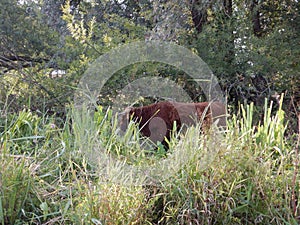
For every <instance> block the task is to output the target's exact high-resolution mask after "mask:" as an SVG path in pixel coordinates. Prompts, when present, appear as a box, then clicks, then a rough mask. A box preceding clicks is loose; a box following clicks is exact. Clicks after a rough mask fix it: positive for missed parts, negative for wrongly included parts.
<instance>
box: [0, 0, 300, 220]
mask: <svg viewBox="0 0 300 225" xmlns="http://www.w3.org/2000/svg"><path fill="white" fill-rule="evenodd" d="M0 6H1V7H0V12H1V13H0V15H1V23H0V27H1V30H0V32H1V35H0V77H1V80H0V86H1V87H0V168H1V171H0V224H299V223H300V201H299V197H300V179H299V176H300V175H299V130H300V127H299V126H300V125H299V123H300V116H299V110H300V82H299V81H300V79H299V76H300V74H299V72H300V68H299V59H300V54H299V53H300V48H299V43H300V35H299V31H300V29H299V27H300V20H299V19H300V17H299V7H300V4H299V2H298V0H284V1H271V0H267V1H258V0H252V1H246V0H240V1H233V0H222V1H220V0H214V1H201V0H193V1H178V0H172V1H162V0H157V1H133V0H124V1H114V0H111V1H109V0H105V1H104V0H103V1H102V0H92V1H85V0H76V1H75V0H71V1H68V0H67V1H66V0H48V1H41V0H35V1H33V0H28V1H19V0H13V1H9V0H2V1H1V2H0ZM149 40H163V41H172V42H175V43H177V44H179V45H182V46H185V47H186V48H188V49H190V50H191V51H192V52H194V53H195V54H197V55H199V56H200V57H201V58H202V59H203V60H204V61H205V62H206V63H207V64H208V65H209V67H210V68H211V70H212V71H213V73H214V75H215V76H216V77H217V78H218V80H219V84H220V86H221V88H222V90H223V91H224V93H226V96H227V100H228V109H229V112H230V115H231V116H230V118H228V130H227V131H223V132H217V135H216V136H210V135H207V134H203V133H201V132H200V131H199V127H196V128H190V129H189V130H188V131H187V132H186V133H185V134H184V133H181V134H174V136H176V135H178V136H180V138H175V137H174V138H173V139H172V140H171V143H170V145H171V148H170V151H168V152H165V151H164V149H163V148H162V146H160V145H158V146H157V149H156V150H155V151H153V149H152V150H151V149H150V150H149V149H147V148H143V147H142V145H141V141H143V138H142V137H140V136H139V133H138V131H137V128H136V127H135V126H134V125H133V124H131V125H130V127H129V129H128V130H127V132H126V133H125V134H124V135H123V136H119V135H118V133H119V130H118V127H117V126H116V121H117V118H116V117H115V115H114V113H113V112H112V110H111V109H110V107H109V106H111V105H113V104H114V101H115V98H116V96H117V94H118V93H119V90H121V89H122V88H123V87H125V86H126V85H127V84H128V83H130V82H132V81H134V80H136V79H138V78H142V77H146V76H152V77H162V78H168V79H170V80H172V81H174V82H175V83H177V84H178V85H179V86H181V87H182V88H184V90H185V91H186V93H188V94H189V96H190V98H191V99H192V100H193V101H201V100H203V99H205V96H203V93H202V90H201V89H199V87H198V86H197V85H196V84H195V83H194V82H192V81H191V79H190V77H189V76H188V75H187V74H185V73H184V72H183V71H180V70H178V69H177V68H174V67H172V66H169V65H165V64H162V63H158V62H147V63H137V64H134V65H130V66H127V67H125V68H123V69H121V70H119V71H118V72H117V73H115V74H114V76H113V77H111V78H110V79H109V80H108V81H107V82H106V84H105V87H104V88H103V89H102V90H101V93H100V95H99V96H98V103H99V106H98V108H97V110H95V111H94V113H93V114H92V116H91V112H90V111H88V109H87V111H84V112H82V111H78V110H76V107H74V105H73V95H74V92H75V91H76V90H77V85H78V83H79V80H80V78H81V77H82V75H83V74H84V72H85V71H86V69H87V68H88V67H89V65H90V64H91V63H92V62H93V61H94V60H95V59H97V58H98V57H99V56H101V55H103V54H105V53H107V52H109V51H110V50H112V49H113V48H115V47H117V46H120V45H123V44H127V43H132V42H134V41H149ZM141 97H149V96H141ZM150 97H151V96H150ZM151 100H153V99H151V98H150V100H149V98H140V101H139V102H138V104H146V103H147V102H149V101H151ZM154 100H155V99H154ZM143 101H144V102H143ZM195 137H197V138H195ZM216 137H217V138H216ZM206 153H207V154H208V153H209V154H213V156H214V157H212V158H210V157H209V158H207V157H208V155H207V154H206ZM183 158H184V160H185V161H184V163H183V164H182V161H181V160H182V159H183ZM104 159H105V160H104ZM112 159H113V160H112ZM114 160H116V161H114ZM103 162H112V163H108V164H109V165H108V164H105V163H103ZM124 165H126V168H127V167H129V168H138V169H140V170H141V171H144V169H145V168H146V172H147V174H148V175H149V174H150V175H151V176H149V177H152V178H153V179H150V180H149V179H148V178H149V177H148V176H140V175H139V176H138V175H137V174H138V173H137V172H136V171H133V172H132V171H131V172H132V173H135V174H131V173H124V170H125V169H126V168H125V169H124ZM160 165H163V166H165V167H162V168H165V169H166V171H167V172H165V173H164V174H160V173H156V172H157V171H159V170H155V169H156V168H159V166H160ZM178 165H180V167H179V168H178ZM147 168H148V169H147ZM149 168H151V169H150V170H149ZM174 168H175V169H174ZM148 170H149V171H148ZM171 171H172V172H171ZM155 176H157V177H155Z"/></svg>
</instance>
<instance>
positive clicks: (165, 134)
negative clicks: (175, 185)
mask: <svg viewBox="0 0 300 225" xmlns="http://www.w3.org/2000/svg"><path fill="white" fill-rule="evenodd" d="M120 116H121V118H120V123H121V124H120V125H121V129H122V130H123V131H125V130H126V128H127V125H128V122H129V120H130V118H132V119H133V120H134V121H135V122H137V123H138V124H139V129H140V132H141V133H142V134H143V135H144V136H146V137H149V138H150V139H151V140H152V141H153V142H154V143H156V142H157V141H160V142H162V144H163V145H164V146H165V147H167V148H168V145H167V142H166V140H165V138H166V139H167V140H170V135H171V132H172V130H173V126H174V123H175V122H176V130H177V131H179V130H180V129H181V128H182V127H183V126H193V125H195V124H196V123H197V122H199V121H200V122H202V124H201V126H202V128H203V129H208V128H209V127H210V126H211V124H212V122H214V121H217V125H218V126H222V127H225V126H226V109H225V105H224V104H223V103H220V102H211V103H209V102H200V103H181V102H158V103H155V104H151V105H148V106H142V107H128V108H126V109H125V111H124V112H123V113H121V114H120Z"/></svg>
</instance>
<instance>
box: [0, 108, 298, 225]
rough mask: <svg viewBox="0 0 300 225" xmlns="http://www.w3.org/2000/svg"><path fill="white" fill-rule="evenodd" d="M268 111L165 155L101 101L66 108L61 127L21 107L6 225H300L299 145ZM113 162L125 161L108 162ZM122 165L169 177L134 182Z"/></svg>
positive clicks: (5, 141) (244, 114) (197, 135)
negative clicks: (294, 203)
mask: <svg viewBox="0 0 300 225" xmlns="http://www.w3.org/2000/svg"><path fill="white" fill-rule="evenodd" d="M271 108H272V106H267V104H266V109H265V114H264V123H262V124H260V125H259V126H258V128H257V129H254V125H253V116H254V111H253V105H250V106H245V107H244V108H243V107H241V114H240V117H233V118H231V119H229V120H228V130H227V131H226V133H224V132H223V133H220V134H219V135H217V136H209V135H204V134H201V132H200V130H199V127H193V128H190V129H188V130H187V132H186V133H185V134H180V140H171V149H170V150H169V151H168V152H165V153H163V152H160V151H153V150H151V148H150V149H149V147H146V145H144V144H143V143H145V140H144V139H143V138H142V137H140V135H139V134H138V131H137V128H136V126H134V124H130V125H129V128H128V130H127V132H125V134H124V135H122V136H119V134H118V133H119V131H118V128H117V126H116V123H117V118H116V117H115V116H114V115H112V113H111V110H104V108H103V107H99V108H98V110H97V111H96V112H95V113H93V114H91V113H90V112H89V111H88V110H87V108H83V109H84V111H76V110H75V109H72V110H70V115H69V116H70V117H71V118H72V124H68V123H66V124H65V125H64V126H63V128H62V129H57V128H55V127H54V126H53V121H52V120H51V118H47V117H46V116H45V117H39V116H37V115H35V114H33V113H31V112H26V111H24V112H20V114H19V115H18V116H16V117H10V118H7V119H6V120H4V121H3V122H2V124H3V125H4V126H3V127H4V128H5V129H4V130H3V132H2V134H1V143H2V144H1V152H0V153H1V155H0V160H1V165H2V171H1V181H0V182H1V188H0V193H1V198H0V223H2V224H6V223H15V224H24V223H27V224H36V223H61V224H65V223H75V224H87V223H96V224H101V223H102V224H103V223H105V224H145V223H149V224H157V223H164V224H176V223H179V224H187V223H194V222H195V221H197V222H198V223H201V224H211V223H223V224H245V223H250V224H253V223H258V222H260V223H263V224H282V223H285V224H297V218H296V217H295V216H294V215H293V212H292V208H291V205H290V201H291V192H290V191H287V190H292V189H294V190H295V191H296V192H295V193H296V195H297V196H298V193H299V183H297V182H296V183H293V182H292V179H291V177H292V175H293V173H294V170H295V169H296V167H295V166H293V159H294V157H295V151H291V149H292V148H293V146H292V145H290V144H288V143H287V142H286V140H285V137H284V129H285V124H284V121H283V120H282V115H283V111H282V109H281V108H279V109H278V111H276V112H275V115H274V116H272V115H271V113H270V112H271ZM85 109H86V110H85ZM22 134H23V135H22ZM37 136H40V137H43V138H41V139H40V144H39V145H38V147H34V148H33V147H32V142H31V140H32V138H36V137H37ZM20 146H22V149H23V151H22V152H19V151H18V149H20ZM149 150H150V151H149ZM104 153H105V154H104ZM207 153H209V154H207ZM106 156H109V158H105V157H106ZM108 159H110V160H108ZM113 159H117V160H119V162H120V163H111V164H103V162H106V163H108V162H113ZM107 160H108V161H107ZM123 162H126V164H127V165H132V166H135V167H136V168H141V169H142V168H145V166H152V167H150V168H153V171H160V169H161V168H164V170H163V171H165V172H166V173H164V174H157V177H156V178H157V179H158V180H157V182H154V183H146V184H145V185H136V183H135V182H136V181H135V180H134V179H133V178H134V174H130V173H124V168H125V167H124V164H123ZM97 165H99V166H97ZM159 168H160V169H159ZM176 168H180V169H179V170H177V169H176ZM156 169H158V170H156ZM172 171H175V172H174V173H172ZM149 172H151V171H149ZM168 173H171V175H170V176H168ZM131 175H133V177H131ZM150 175H151V174H150ZM296 176H297V177H299V174H298V175H296ZM296 180H299V179H296ZM144 181H146V180H144Z"/></svg>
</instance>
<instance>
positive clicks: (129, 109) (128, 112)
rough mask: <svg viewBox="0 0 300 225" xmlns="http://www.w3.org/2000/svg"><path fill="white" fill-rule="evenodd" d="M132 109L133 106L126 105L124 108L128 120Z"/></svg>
mask: <svg viewBox="0 0 300 225" xmlns="http://www.w3.org/2000/svg"><path fill="white" fill-rule="evenodd" d="M132 109H133V107H126V108H125V110H124V113H125V115H126V120H127V121H129V119H130V116H131V112H132Z"/></svg>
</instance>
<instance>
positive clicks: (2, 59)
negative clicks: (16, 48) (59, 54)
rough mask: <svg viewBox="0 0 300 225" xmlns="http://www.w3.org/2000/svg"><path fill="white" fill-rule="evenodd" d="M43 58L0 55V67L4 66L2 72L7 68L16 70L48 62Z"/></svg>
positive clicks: (6, 70)
mask: <svg viewBox="0 0 300 225" xmlns="http://www.w3.org/2000/svg"><path fill="white" fill-rule="evenodd" d="M48 61H49V59H45V58H32V57H30V56H18V55H0V68H1V67H2V68H5V70H4V73H6V72H8V71H9V70H18V69H22V68H27V67H33V66H35V65H37V64H40V63H44V62H48Z"/></svg>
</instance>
